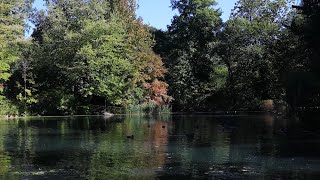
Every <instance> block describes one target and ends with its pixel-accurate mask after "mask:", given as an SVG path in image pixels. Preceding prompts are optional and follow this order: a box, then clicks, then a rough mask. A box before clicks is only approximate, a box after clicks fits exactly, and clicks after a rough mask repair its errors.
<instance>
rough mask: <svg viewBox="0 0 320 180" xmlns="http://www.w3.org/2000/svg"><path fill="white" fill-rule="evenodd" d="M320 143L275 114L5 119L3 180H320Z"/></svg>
mask: <svg viewBox="0 0 320 180" xmlns="http://www.w3.org/2000/svg"><path fill="white" fill-rule="evenodd" d="M131 135H133V138H128V137H127V136H131ZM319 137H320V132H319V131H318V128H316V127H315V126H314V125H312V124H311V125H310V122H308V121H306V120H305V119H298V118H296V119H284V118H276V117H274V116H272V115H241V116H240V115H237V116H214V115H196V116H191V115H190V116H187V115H172V116H164V117H163V116H162V117H139V116H131V117H128V116H116V117H112V118H110V119H105V118H103V117H52V118H29V119H18V120H0V179H139V180H141V179H248V178H249V179H318V178H320V154H319V152H320V138H319Z"/></svg>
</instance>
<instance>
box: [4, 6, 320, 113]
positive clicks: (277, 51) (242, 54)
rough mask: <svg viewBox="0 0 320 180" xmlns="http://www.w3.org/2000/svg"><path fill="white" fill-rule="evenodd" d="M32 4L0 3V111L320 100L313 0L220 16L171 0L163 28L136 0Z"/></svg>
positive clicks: (197, 107) (210, 107) (229, 106)
mask: <svg viewBox="0 0 320 180" xmlns="http://www.w3.org/2000/svg"><path fill="white" fill-rule="evenodd" d="M32 3H33V1H32V0H10V1H9V0H4V1H3V2H2V3H1V4H0V11H1V12H0V91H1V92H0V93H1V95H0V108H1V109H0V114H12V115H13V114H26V115H27V114H29V115H30V114H31V115H32V114H39V115H64V114H92V113H95V112H97V111H100V110H101V107H108V106H115V107H123V108H126V109H130V108H131V109H137V108H135V106H136V107H138V109H141V107H142V108H146V109H148V108H149V109H154V108H159V109H169V108H170V107H169V106H170V105H172V107H173V110H174V111H188V112H189V111H215V110H259V109H261V104H262V102H264V101H266V100H273V101H274V102H287V103H289V105H291V106H292V107H297V106H301V105H303V106H318V105H319V102H320V96H319V89H317V87H319V86H318V85H316V84H317V83H314V82H319V78H318V77H319V72H320V71H319V52H320V47H319V32H320V31H319V22H320V19H319V14H320V11H319V7H320V5H319V3H318V2H317V1H307V0H306V1H304V3H303V4H302V5H301V6H296V7H295V8H292V5H293V2H292V1H291V0H267V1H266V0H239V1H238V2H237V3H236V4H235V7H234V9H233V10H232V13H231V15H230V19H229V20H228V21H227V22H223V21H222V19H221V11H220V10H219V9H217V8H215V5H216V4H217V3H216V2H215V1H214V0H172V1H171V3H172V8H173V9H174V10H177V11H178V15H176V16H174V17H173V20H172V23H171V25H169V26H168V30H166V31H161V30H157V29H155V28H152V27H148V26H147V25H144V24H143V22H142V19H140V18H137V16H136V8H137V5H136V2H135V0H103V1H101V0H88V1H78V0H46V1H45V3H46V10H42V11H37V10H34V9H32ZM26 20H29V21H31V22H32V23H33V24H34V25H35V29H34V31H33V33H32V35H31V37H30V38H25V37H24V33H25V31H26V30H27V29H28V24H27V23H26ZM309 81H310V82H309ZM305 87H306V88H307V89H308V90H307V92H303V89H302V88H305ZM141 105H143V106H141Z"/></svg>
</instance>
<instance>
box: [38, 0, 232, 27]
mask: <svg viewBox="0 0 320 180" xmlns="http://www.w3.org/2000/svg"><path fill="white" fill-rule="evenodd" d="M137 1H138V4H139V8H138V10H137V15H138V16H140V17H142V19H143V21H144V23H145V24H149V25H151V26H153V27H155V28H158V29H162V30H166V29H167V25H169V24H171V19H172V17H173V16H174V15H175V14H176V12H173V11H172V9H171V7H170V0H137ZM217 2H218V6H217V8H220V9H221V11H222V12H223V14H222V19H223V20H224V21H226V20H227V19H228V18H229V15H230V12H231V9H232V8H233V7H234V4H235V2H236V0H217ZM34 7H36V8H37V9H43V8H44V2H43V0H35V3H34Z"/></svg>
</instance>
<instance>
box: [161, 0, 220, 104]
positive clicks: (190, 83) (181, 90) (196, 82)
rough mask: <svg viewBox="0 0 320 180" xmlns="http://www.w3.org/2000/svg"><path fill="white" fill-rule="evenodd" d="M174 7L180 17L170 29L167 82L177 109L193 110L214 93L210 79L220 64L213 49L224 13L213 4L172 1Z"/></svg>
mask: <svg viewBox="0 0 320 180" xmlns="http://www.w3.org/2000/svg"><path fill="white" fill-rule="evenodd" d="M171 4H172V8H173V9H176V10H178V12H179V15H178V16H175V17H174V18H173V21H172V24H171V25H170V26H168V36H169V38H170V39H169V40H170V44H169V47H170V49H171V50H169V52H168V56H167V57H165V59H166V65H167V67H168V69H169V73H168V77H167V80H168V82H169V85H170V92H171V94H172V95H173V97H174V98H175V99H176V101H175V105H176V107H177V109H180V110H191V109H192V108H193V107H197V106H199V105H200V104H202V103H203V99H206V97H207V94H211V93H212V89H211V88H209V86H210V75H211V73H212V72H213V68H214V66H215V64H219V58H218V57H217V56H216V54H215V50H214V49H215V48H216V44H217V42H218V39H217V36H216V33H217V32H218V31H219V30H220V27H221V23H222V21H221V18H220V15H221V13H220V11H219V10H216V9H214V8H213V7H214V5H216V2H215V1H213V0H195V1H187V0H173V1H171ZM196 103H197V104H196ZM192 106H193V107H192Z"/></svg>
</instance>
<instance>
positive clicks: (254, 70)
mask: <svg viewBox="0 0 320 180" xmlns="http://www.w3.org/2000/svg"><path fill="white" fill-rule="evenodd" d="M290 14H291V9H290V1H286V0H280V1H273V0H267V1H264V0H254V1H249V0H239V1H238V2H237V3H236V6H235V8H234V10H233V11H232V14H231V17H230V20H228V21H227V22H226V23H225V26H224V32H223V33H222V36H221V38H222V39H221V40H222V42H223V43H222V45H221V57H222V59H223V61H224V62H225V64H226V66H227V67H228V72H229V78H228V85H229V92H230V94H231V99H232V104H233V105H236V106H235V108H236V107H237V108H239V107H244V108H257V105H258V104H259V102H260V101H261V100H263V99H277V98H281V95H282V93H281V88H280V89H279V87H278V85H279V83H280V82H279V81H280V76H279V74H277V73H275V70H276V69H277V67H276V62H277V61H278V60H277V58H272V56H273V55H272V54H269V52H268V48H269V47H272V46H274V44H275V43H277V42H278V41H279V39H281V38H282V36H284V35H285V34H286V33H287V31H286V27H285V25H286V24H287V21H289V19H290V17H291V16H290Z"/></svg>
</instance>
